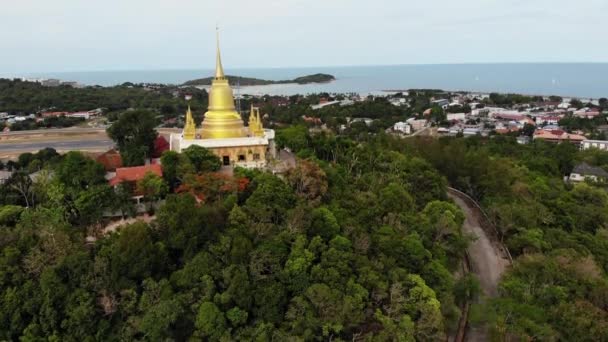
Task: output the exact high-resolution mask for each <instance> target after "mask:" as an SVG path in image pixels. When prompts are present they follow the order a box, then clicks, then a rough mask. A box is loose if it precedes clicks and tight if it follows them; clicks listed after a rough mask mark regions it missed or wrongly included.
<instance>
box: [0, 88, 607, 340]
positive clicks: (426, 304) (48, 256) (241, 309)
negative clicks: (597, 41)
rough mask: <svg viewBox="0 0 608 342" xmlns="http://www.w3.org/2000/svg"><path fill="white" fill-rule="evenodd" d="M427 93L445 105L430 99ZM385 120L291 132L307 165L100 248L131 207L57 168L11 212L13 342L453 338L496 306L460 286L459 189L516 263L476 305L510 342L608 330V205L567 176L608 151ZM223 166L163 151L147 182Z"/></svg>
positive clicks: (178, 208) (3, 304)
mask: <svg viewBox="0 0 608 342" xmlns="http://www.w3.org/2000/svg"><path fill="white" fill-rule="evenodd" d="M413 94H414V95H413V96H414V98H413V101H412V103H414V104H415V105H416V106H426V108H428V103H426V104H425V101H424V99H425V98H427V97H428V96H427V95H429V94H426V93H424V92H421V94H420V95H418V91H414V92H413ZM433 94H435V93H433ZM293 101H296V99H293ZM385 101H386V100H378V101H373V103H372V104H370V105H369V106H370V107H369V108H384V106H385V105H386V104H385ZM389 105H390V104H389ZM390 106H392V105H390ZM304 107H306V108H307V107H308V104H306V105H305V106H304ZM393 107H394V106H393ZM298 108H299V107H298ZM360 109H361V108H360V107H358V106H357V107H356V109H347V108H339V109H335V113H346V111H347V110H351V111H352V113H354V114H357V115H360V116H363V113H362V112H359V110H360ZM298 110H299V109H298ZM332 110H334V109H332ZM343 111H344V112H343ZM397 111H399V110H398V109H397ZM305 113H306V112H303V113H302V115H304V114H305ZM320 113H321V114H322V115H326V114H327V115H330V113H331V111H330V109H327V111H325V109H323V110H322V111H321V112H320ZM391 113H392V112H391ZM399 113H401V112H399ZM394 114H395V115H399V114H398V112H395V113H394ZM357 115H353V116H351V117H357ZM366 129H367V128H366ZM375 129H376V128H369V130H368V131H366V132H365V134H364V135H362V136H361V137H357V139H359V138H360V139H361V140H358V141H354V140H350V138H348V137H345V136H334V135H330V134H320V135H318V136H310V135H309V133H308V131H307V129H306V128H304V129H302V128H301V127H299V128H293V129H287V130H286V132H287V134H286V135H284V137H283V139H284V141H285V144H286V145H288V146H291V147H292V148H293V149H294V150H297V151H300V152H301V151H304V154H306V155H308V156H309V158H308V159H306V160H299V161H298V163H299V164H298V167H297V168H296V169H294V170H291V171H290V172H288V173H287V174H285V175H282V176H281V177H278V176H275V175H272V174H270V173H265V172H263V171H259V170H258V171H250V170H235V175H236V176H235V177H243V178H246V179H245V180H244V181H243V182H241V183H239V184H240V186H242V188H243V189H240V190H239V191H238V192H237V193H230V195H229V196H225V197H222V196H207V197H206V198H205V201H200V199H199V200H197V198H195V197H194V196H192V195H191V194H190V193H189V192H185V191H184V192H181V193H179V194H171V195H168V196H167V197H166V202H165V204H164V205H163V206H162V207H161V208H159V209H158V210H157V212H156V219H155V220H154V221H153V222H152V223H150V224H149V225H148V224H145V223H143V222H139V223H136V224H132V225H127V226H125V227H122V228H119V229H118V230H117V231H116V232H114V233H110V234H107V235H105V236H101V237H99V238H98V240H97V241H96V242H94V243H91V244H88V245H85V243H84V236H85V234H84V231H85V227H89V226H90V225H94V224H97V223H98V222H102V219H101V216H100V213H102V212H103V210H104V209H106V208H114V209H122V210H124V212H125V213H126V212H128V211H129V210H130V209H129V206H128V205H129V203H130V201H129V197H128V196H126V194H127V192H126V191H124V190H125V189H122V187H119V188H118V189H117V191H113V190H112V189H110V188H109V187H107V185H106V181H105V179H103V171H101V172H100V171H99V167H98V166H97V165H96V164H95V163H94V162H93V161H90V160H88V159H86V158H84V157H83V156H82V155H80V154H68V155H66V156H65V157H64V158H63V159H54V160H53V161H52V162H43V163H42V164H44V166H43V169H46V168H50V169H52V171H54V176H52V177H45V174H44V172H42V173H41V175H42V177H40V179H39V180H37V181H35V182H32V183H27V182H25V183H24V185H26V186H29V188H27V189H25V190H27V191H26V194H27V195H28V196H29V197H27V198H28V201H31V202H32V203H33V204H31V206H30V209H27V210H24V209H17V208H15V207H9V208H10V209H6V211H7V214H6V216H7V219H6V222H8V223H6V225H7V227H2V229H1V230H2V232H1V235H0V251H1V252H0V287H1V291H0V293H2V295H1V296H0V334H1V335H0V339H6V340H18V339H23V340H41V339H54V340H68V341H70V340H78V341H80V340H85V341H86V340H180V341H181V340H210V341H218V340H222V341H228V340H259V341H268V340H277V341H279V340H280V341H290V340H303V341H316V340H342V341H346V340H353V339H361V340H367V341H394V340H399V341H434V340H445V339H446V336H448V335H449V334H451V333H453V330H452V329H453V327H454V325H455V324H454V322H455V321H457V316H458V308H457V307H456V306H455V305H456V304H462V303H463V302H464V301H465V300H475V299H476V298H477V297H478V295H479V283H478V282H477V280H476V279H474V278H473V277H470V276H465V277H463V278H461V279H459V280H455V279H454V278H453V274H455V273H456V271H457V270H458V267H459V265H460V261H461V260H462V257H463V253H464V250H465V249H466V247H467V244H468V243H469V241H470V240H469V237H468V236H466V235H464V234H463V233H462V231H461V229H460V228H461V225H462V223H463V222H464V219H465V216H464V214H463V213H462V212H461V211H460V210H459V209H458V207H457V206H455V205H454V204H453V203H451V202H449V201H448V200H447V198H446V195H445V192H446V186H447V184H450V185H452V186H455V187H458V188H459V189H461V190H463V191H466V192H467V193H469V194H470V195H471V196H473V197H475V198H476V199H478V200H479V201H480V202H481V204H482V205H483V206H484V207H485V209H487V212H488V214H489V216H490V219H491V220H493V221H495V222H496V223H497V227H498V229H499V230H500V232H501V235H502V236H501V237H502V238H503V239H504V242H505V243H506V244H507V245H508V246H509V247H510V249H511V252H512V253H513V255H514V256H515V257H516V262H515V265H514V266H513V267H512V268H511V269H510V270H509V272H508V273H507V274H506V275H505V277H504V279H503V281H502V283H501V285H500V291H499V292H500V296H499V298H496V299H493V300H488V301H487V305H484V306H481V307H475V308H474V310H473V316H477V317H478V318H479V319H478V320H477V321H479V322H482V323H484V324H488V327H489V331H490V333H491V334H492V336H493V337H495V338H497V339H508V338H512V339H536V340H557V339H561V340H577V339H581V340H602V339H606V326H608V324H607V323H606V317H607V315H606V293H608V292H607V291H608V290H607V289H608V285H607V283H606V271H607V270H608V252H607V251H608V242H607V241H608V233H607V231H608V225H607V224H606V223H607V222H608V217H606V212H608V210H606V206H607V205H608V198H607V197H606V194H605V191H604V190H603V189H601V188H600V187H599V186H600V185H586V184H583V185H576V186H572V185H565V184H564V182H563V180H562V178H561V177H562V174H563V173H565V172H568V171H569V168H571V167H572V165H574V164H576V162H578V161H579V160H585V161H587V162H590V163H592V164H594V165H605V164H606V160H607V158H606V157H605V156H604V155H602V154H601V153H598V152H596V151H594V152H593V153H591V152H579V151H577V150H575V149H574V150H573V149H572V148H571V147H570V146H561V145H547V144H542V143H538V142H534V143H533V144H530V145H528V146H521V145H518V144H517V143H516V142H515V141H514V140H511V139H509V138H501V137H497V138H492V139H482V138H469V139H466V140H465V139H452V138H450V139H439V140H425V139H416V138H413V139H407V140H403V139H393V138H392V137H390V136H387V135H385V134H382V133H378V134H370V135H368V134H367V133H368V132H375V131H374V130H375ZM287 141H289V142H290V143H289V144H288V143H287ZM290 144H293V146H292V145H290ZM296 146H297V147H296ZM207 157H209V153H208V151H206V150H201V149H193V150H192V151H191V152H190V155H188V153H183V154H180V155H178V154H175V153H172V152H167V153H165V154H164V155H163V157H162V161H163V171H164V177H165V179H161V178H159V177H156V176H146V178H145V181H142V182H141V184H140V191H142V193H144V194H146V196H147V197H148V198H149V199H156V198H159V197H161V196H163V195H164V193H165V192H166V190H167V188H168V187H169V188H172V189H182V190H183V189H184V186H185V185H188V184H190V183H191V182H190V183H189V180H190V179H191V178H192V177H203V178H201V179H205V177H206V176H209V174H207V173H205V172H204V171H207V170H210V169H213V168H214V167H215V166H213V165H216V163H215V159H214V161H212V162H210V163H207V162H208V161H210V159H212V158H207ZM53 158H55V157H53ZM33 159H36V158H32V156H31V155H26V156H24V157H22V162H23V164H27V165H28V167H29V165H32V164H34V167H36V168H37V167H38V166H36V163H34V162H32V160H33ZM42 159H44V158H42ZM42 159H41V160H42ZM210 165H211V166H210ZM43 171H46V170H43ZM198 172H202V173H201V174H200V175H196V176H195V174H197V173H198ZM47 176H48V175H47ZM226 177H227V178H226V180H234V179H236V178H230V177H229V176H226ZM28 179H29V178H28ZM22 180H23V181H25V178H23V179H22ZM165 182H166V183H167V184H168V185H169V186H167V185H165ZM30 190H31V191H30ZM241 190H242V191H241ZM178 191H181V190H178ZM12 195H14V193H13V194H12ZM5 198H10V196H6V197H5ZM32 198H33V199H34V200H32ZM19 204H22V203H19ZM5 208H7V207H1V208H0V218H2V217H3V215H1V214H2V213H3V211H4V210H5ZM19 211H21V214H20V215H18V214H17V212H19ZM13 226H14V227H13ZM85 246H86V247H85Z"/></svg>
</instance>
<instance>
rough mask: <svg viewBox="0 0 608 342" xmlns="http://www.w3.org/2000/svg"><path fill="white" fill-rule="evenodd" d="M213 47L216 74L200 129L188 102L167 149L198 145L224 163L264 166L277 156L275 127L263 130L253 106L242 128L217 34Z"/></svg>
mask: <svg viewBox="0 0 608 342" xmlns="http://www.w3.org/2000/svg"><path fill="white" fill-rule="evenodd" d="M216 49H217V50H216V61H215V76H214V78H213V80H212V81H211V88H210V90H209V108H208V110H207V113H205V117H204V119H203V123H202V127H201V129H200V131H198V130H197V127H196V124H195V122H194V118H193V117H192V111H191V110H190V105H188V111H187V112H186V118H185V125H184V130H183V131H182V132H181V133H180V134H177V133H173V134H171V136H170V138H169V144H170V148H171V150H172V151H176V152H178V153H181V152H182V151H183V150H184V149H187V148H188V147H190V146H201V147H204V148H206V149H209V150H210V151H211V152H213V153H214V154H215V155H216V156H218V157H219V158H220V160H221V162H222V164H223V165H224V166H239V167H246V168H262V167H266V165H267V161H269V160H272V159H275V158H276V156H277V154H276V146H275V141H274V138H275V133H274V130H272V129H264V127H263V125H262V119H261V117H260V109H259V108H255V107H253V106H251V112H250V114H249V127H245V125H244V122H243V119H242V118H241V115H240V114H239V113H238V112H237V111H236V109H235V106H234V98H233V95H232V89H231V88H230V85H229V84H228V79H227V78H226V75H224V68H223V67H222V59H221V56H220V44H219V35H218V36H217V47H216ZM186 99H187V100H189V99H190V97H189V96H187V97H186Z"/></svg>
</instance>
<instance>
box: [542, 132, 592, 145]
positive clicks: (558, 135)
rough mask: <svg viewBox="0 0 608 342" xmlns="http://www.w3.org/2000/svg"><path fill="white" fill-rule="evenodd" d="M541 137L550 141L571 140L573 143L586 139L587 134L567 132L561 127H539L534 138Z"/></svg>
mask: <svg viewBox="0 0 608 342" xmlns="http://www.w3.org/2000/svg"><path fill="white" fill-rule="evenodd" d="M536 139H540V140H545V141H549V142H558V143H559V142H570V143H573V144H580V143H581V142H582V141H583V140H586V139H587V138H585V136H583V135H579V134H570V133H566V132H564V131H562V130H559V129H554V130H544V129H537V130H536V131H535V132H534V140H536Z"/></svg>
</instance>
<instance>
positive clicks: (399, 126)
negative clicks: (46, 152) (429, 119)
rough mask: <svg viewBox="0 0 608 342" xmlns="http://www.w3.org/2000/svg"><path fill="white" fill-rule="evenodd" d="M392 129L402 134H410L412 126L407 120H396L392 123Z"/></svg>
mask: <svg viewBox="0 0 608 342" xmlns="http://www.w3.org/2000/svg"><path fill="white" fill-rule="evenodd" d="M393 131H395V132H399V133H403V134H411V133H412V126H410V124H408V123H407V122H401V121H400V122H397V123H395V124H394V125H393Z"/></svg>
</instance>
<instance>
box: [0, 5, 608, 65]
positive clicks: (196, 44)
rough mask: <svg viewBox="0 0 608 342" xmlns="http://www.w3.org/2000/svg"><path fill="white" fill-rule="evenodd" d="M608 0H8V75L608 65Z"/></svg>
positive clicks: (3, 34)
mask: <svg viewBox="0 0 608 342" xmlns="http://www.w3.org/2000/svg"><path fill="white" fill-rule="evenodd" d="M607 14H608V0H577V1H572V0H457V1H455V0H424V1H420V0H374V1H372V0H366V1H362V0H257V1H253V0H103V1H101V0H87V1H83V0H52V1H49V0H19V1H14V0H0V73H12V74H16V73H31V72H64V71H91V70H132V69H137V70H145V69H192V68H196V69H208V68H211V67H213V64H214V53H215V27H216V25H219V27H220V36H221V46H222V58H223V62H224V66H225V67H227V68H267V67H315V66H341V65H394V64H438V63H503V62H507V63H512V62H513V63H518V62H608V34H607V32H608V20H606V15H607Z"/></svg>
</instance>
